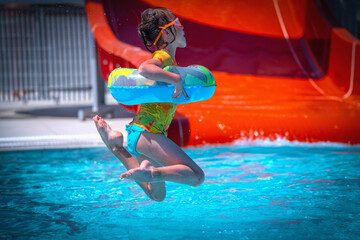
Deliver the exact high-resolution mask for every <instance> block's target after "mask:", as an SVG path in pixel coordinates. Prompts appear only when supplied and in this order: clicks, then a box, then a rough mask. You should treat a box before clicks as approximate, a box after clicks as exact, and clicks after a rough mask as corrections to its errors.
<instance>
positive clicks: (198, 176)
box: [193, 169, 205, 187]
mask: <svg viewBox="0 0 360 240" xmlns="http://www.w3.org/2000/svg"><path fill="white" fill-rule="evenodd" d="M195 176H196V182H195V184H194V185H193V187H198V186H200V185H201V184H203V182H204V179H205V173H204V171H203V170H202V169H200V170H198V171H196V172H195Z"/></svg>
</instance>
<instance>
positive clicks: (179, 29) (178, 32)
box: [163, 18, 186, 48]
mask: <svg viewBox="0 0 360 240" xmlns="http://www.w3.org/2000/svg"><path fill="white" fill-rule="evenodd" d="M174 22H175V24H173V25H172V26H171V27H172V30H173V32H174V33H175V40H174V41H173V39H174V38H173V37H174V36H173V35H172V34H170V31H169V30H168V29H164V33H163V35H164V38H165V41H167V42H169V43H170V42H172V41H173V42H172V43H171V45H173V46H174V47H181V48H184V47H186V39H185V32H184V26H182V25H181V23H180V21H179V19H178V18H176V19H175V20H174Z"/></svg>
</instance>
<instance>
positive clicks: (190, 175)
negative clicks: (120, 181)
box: [121, 132, 204, 187]
mask: <svg viewBox="0 0 360 240" xmlns="http://www.w3.org/2000/svg"><path fill="white" fill-rule="evenodd" d="M136 151H138V152H139V153H141V154H144V155H145V156H147V157H150V158H151V159H154V160H155V161H157V162H158V163H159V164H160V165H162V166H163V167H155V166H154V165H153V164H152V163H150V162H149V161H146V160H144V161H143V162H142V163H141V165H140V167H139V168H135V169H131V170H129V171H127V172H126V173H124V174H122V175H121V177H122V178H130V179H133V180H135V181H139V182H162V181H171V182H176V183H181V184H187V185H190V186H194V187H196V186H199V185H201V184H202V183H203V181H204V172H203V171H202V169H201V168H200V167H199V166H198V165H197V164H196V163H195V162H194V161H193V160H192V159H191V158H190V157H189V156H188V155H187V154H186V153H185V152H184V151H183V150H182V149H181V148H180V147H178V146H177V145H176V144H175V143H174V142H173V141H171V140H170V139H169V138H167V137H165V136H164V135H163V134H154V133H149V132H142V133H141V135H140V137H139V140H138V143H137V145H136Z"/></svg>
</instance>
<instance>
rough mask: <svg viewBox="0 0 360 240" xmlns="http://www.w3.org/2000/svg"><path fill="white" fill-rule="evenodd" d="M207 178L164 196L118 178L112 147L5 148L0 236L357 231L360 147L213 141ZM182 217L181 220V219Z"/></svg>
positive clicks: (325, 234) (202, 160)
mask: <svg viewBox="0 0 360 240" xmlns="http://www.w3.org/2000/svg"><path fill="white" fill-rule="evenodd" d="M186 151H187V153H188V154H189V155H190V156H191V157H192V158H193V159H194V160H195V161H196V162H197V163H198V164H199V165H200V166H201V167H202V168H203V169H204V171H205V174H206V180H205V183H204V184H203V185H202V186H200V187H198V188H192V187H188V186H183V185H179V184H174V183H168V184H167V191H168V193H167V197H166V199H165V201H164V202H161V203H156V202H153V201H151V200H149V199H148V198H147V197H146V196H145V194H144V193H143V192H142V190H141V188H140V187H138V186H137V185H136V184H134V183H133V182H131V181H129V180H120V179H119V175H120V174H121V173H122V172H123V171H124V170H125V168H124V167H123V166H122V165H121V164H120V162H119V161H118V160H117V159H116V158H115V157H114V156H113V155H112V154H111V153H109V152H108V150H107V149H105V148H97V149H74V150H46V151H23V152H3V153H0V157H1V162H0V193H1V194H0V203H1V207H0V218H1V219H2V224H1V225H0V238H5V239H6V238H19V237H20V238H40V239H49V238H52V239H54V238H55V239H61V238H67V237H68V236H69V235H70V236H75V237H77V238H78V239H86V238H117V239H142V238H144V239H155V238H156V239H159V238H160V239H164V238H169V239H185V238H187V237H188V236H189V235H188V234H189V232H191V233H192V235H191V236H192V239H208V238H214V237H218V238H221V239H264V237H265V238H266V239H273V238H274V239H278V238H290V237H291V238H295V239H297V238H298V239H314V238H315V239H317V238H323V239H324V238H326V239H356V236H359V235H360V230H359V228H358V226H360V220H359V219H360V202H359V201H358V199H360V196H359V195H360V191H359V190H360V177H359V174H358V172H359V170H360V148H359V147H357V146H355V147H349V146H336V145H335V146H334V145H329V146H326V145H325V146H316V145H315V146H312V145H306V146H261V147H260V146H251V147H249V146H239V145H238V146H236V145H233V146H212V147H203V148H189V149H186ZM179 226H181V228H179Z"/></svg>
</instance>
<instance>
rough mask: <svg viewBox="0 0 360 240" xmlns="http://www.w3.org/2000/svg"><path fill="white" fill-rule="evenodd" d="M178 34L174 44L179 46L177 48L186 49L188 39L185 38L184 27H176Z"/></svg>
mask: <svg viewBox="0 0 360 240" xmlns="http://www.w3.org/2000/svg"><path fill="white" fill-rule="evenodd" d="M174 28H175V31H176V34H175V41H174V43H176V44H177V47H181V48H184V47H186V38H185V32H184V26H182V25H180V26H178V25H174Z"/></svg>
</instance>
